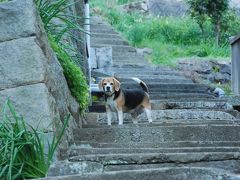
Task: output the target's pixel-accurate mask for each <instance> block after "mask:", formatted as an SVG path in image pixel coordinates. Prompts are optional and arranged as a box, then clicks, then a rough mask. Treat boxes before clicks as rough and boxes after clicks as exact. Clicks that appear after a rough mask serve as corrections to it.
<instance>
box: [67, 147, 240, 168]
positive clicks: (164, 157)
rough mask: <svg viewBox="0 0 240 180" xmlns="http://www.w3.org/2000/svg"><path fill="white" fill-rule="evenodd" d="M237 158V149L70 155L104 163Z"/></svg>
mask: <svg viewBox="0 0 240 180" xmlns="http://www.w3.org/2000/svg"><path fill="white" fill-rule="evenodd" d="M226 159H227V160H232V159H234V160H239V159H240V153H239V150H237V151H234V150H231V151H227V152H226V151H225V152H216V151H213V152H211V151H210V152H209V151H207V152H183V153H171V152H170V153H127V154H125V153H122V154H120V153H117V154H89V155H78V156H73V157H70V158H69V160H70V161H92V162H98V163H101V164H104V165H124V164H153V163H173V162H175V163H190V162H199V161H205V162H206V161H217V160H218V161H223V160H226Z"/></svg>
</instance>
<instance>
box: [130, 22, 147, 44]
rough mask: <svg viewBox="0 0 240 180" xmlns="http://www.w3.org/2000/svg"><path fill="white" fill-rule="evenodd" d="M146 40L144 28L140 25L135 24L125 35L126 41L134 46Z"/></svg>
mask: <svg viewBox="0 0 240 180" xmlns="http://www.w3.org/2000/svg"><path fill="white" fill-rule="evenodd" d="M145 38H146V27H145V26H143V25H141V24H135V25H133V26H132V28H131V29H130V30H129V31H128V33H127V39H128V40H129V41H130V42H131V44H133V45H134V46H136V45H139V44H140V43H141V42H142V41H143V40H144V39H145Z"/></svg>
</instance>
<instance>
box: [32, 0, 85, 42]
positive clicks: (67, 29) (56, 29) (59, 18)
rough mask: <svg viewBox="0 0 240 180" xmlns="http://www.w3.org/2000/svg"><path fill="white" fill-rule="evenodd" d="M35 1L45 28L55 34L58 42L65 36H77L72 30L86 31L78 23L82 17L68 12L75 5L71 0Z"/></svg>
mask: <svg viewBox="0 0 240 180" xmlns="http://www.w3.org/2000/svg"><path fill="white" fill-rule="evenodd" d="M35 2H36V5H37V7H38V10H39V13H40V17H41V19H42V22H43V24H44V28H45V30H46V31H47V33H49V34H51V35H52V36H54V38H55V39H56V41H57V43H59V42H60V41H61V40H63V36H67V37H71V38H76V37H74V36H73V35H72V32H71V31H72V30H77V31H81V32H84V29H83V28H82V27H81V26H79V25H78V23H76V21H77V20H78V19H81V18H80V17H77V16H73V15H72V14H69V13H67V10H68V9H69V8H70V7H71V6H72V5H73V4H72V3H69V0H58V1H49V0H35ZM56 22H57V23H56ZM63 43H64V42H63Z"/></svg>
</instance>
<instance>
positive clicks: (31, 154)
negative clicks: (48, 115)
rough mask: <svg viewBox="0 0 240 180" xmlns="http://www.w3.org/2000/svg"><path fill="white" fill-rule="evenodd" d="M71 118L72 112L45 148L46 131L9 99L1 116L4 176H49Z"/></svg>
mask: <svg viewBox="0 0 240 180" xmlns="http://www.w3.org/2000/svg"><path fill="white" fill-rule="evenodd" d="M68 121H69V116H68V117H67V118H66V119H65V121H64V124H63V127H62V129H61V131H60V134H59V136H58V137H56V136H55V135H54V136H53V140H52V141H51V142H48V144H49V146H48V151H47V152H44V149H45V145H46V143H44V133H43V132H41V131H38V130H37V129H34V128H33V127H32V126H30V125H28V124H27V123H26V122H25V120H24V119H23V118H22V117H20V116H18V115H17V113H16V111H15V109H14V108H13V105H12V103H11V102H10V101H9V100H7V101H6V102H5V104H4V106H3V108H2V118H1V119H0V179H9V180H12V179H29V178H40V177H45V175H46V173H47V170H48V168H49V166H50V164H51V162H52V159H53V156H54V152H55V150H56V148H57V146H58V144H59V143H60V140H61V138H62V136H63V134H64V132H65V129H66V127H67V124H68Z"/></svg>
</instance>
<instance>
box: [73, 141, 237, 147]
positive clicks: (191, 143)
mask: <svg viewBox="0 0 240 180" xmlns="http://www.w3.org/2000/svg"><path fill="white" fill-rule="evenodd" d="M75 146H76V147H88V148H103V149H104V148H146V147H147V148H198V147H212V148H214V147H237V148H238V147H240V141H174V142H171V141H167V142H155V143H153V142H144V143H141V142H135V143H130V142H124V143H98V142H90V141H77V140H76V141H75Z"/></svg>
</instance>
